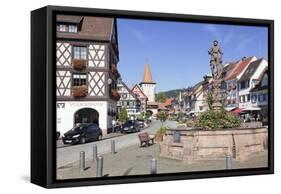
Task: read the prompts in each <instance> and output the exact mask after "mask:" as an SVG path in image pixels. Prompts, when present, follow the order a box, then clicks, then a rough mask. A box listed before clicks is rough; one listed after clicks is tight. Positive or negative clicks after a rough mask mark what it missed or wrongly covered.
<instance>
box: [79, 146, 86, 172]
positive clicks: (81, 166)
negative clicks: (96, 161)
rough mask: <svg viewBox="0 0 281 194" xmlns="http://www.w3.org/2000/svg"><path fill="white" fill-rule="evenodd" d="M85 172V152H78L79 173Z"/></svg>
mask: <svg viewBox="0 0 281 194" xmlns="http://www.w3.org/2000/svg"><path fill="white" fill-rule="evenodd" d="M84 170H85V152H84V151H81V152H80V171H81V172H82V171H84Z"/></svg>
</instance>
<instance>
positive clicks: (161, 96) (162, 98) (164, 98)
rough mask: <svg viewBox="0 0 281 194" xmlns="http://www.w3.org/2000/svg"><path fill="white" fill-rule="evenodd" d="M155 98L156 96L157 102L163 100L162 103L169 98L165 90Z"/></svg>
mask: <svg viewBox="0 0 281 194" xmlns="http://www.w3.org/2000/svg"><path fill="white" fill-rule="evenodd" d="M155 98H156V102H161V103H163V102H165V101H166V99H167V97H166V95H165V93H163V92H160V93H158V94H156V96H155Z"/></svg>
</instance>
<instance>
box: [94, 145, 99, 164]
mask: <svg viewBox="0 0 281 194" xmlns="http://www.w3.org/2000/svg"><path fill="white" fill-rule="evenodd" d="M93 160H94V161H96V162H97V161H98V147H97V145H96V144H94V145H93Z"/></svg>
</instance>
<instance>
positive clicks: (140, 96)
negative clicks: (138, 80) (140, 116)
mask: <svg viewBox="0 0 281 194" xmlns="http://www.w3.org/2000/svg"><path fill="white" fill-rule="evenodd" d="M132 92H133V93H134V94H135V95H136V97H137V98H138V99H139V100H140V102H141V106H140V111H141V112H146V106H147V101H148V98H147V96H146V95H145V94H144V93H143V91H142V89H141V88H140V86H139V85H137V84H136V85H135V86H134V87H133V88H132Z"/></svg>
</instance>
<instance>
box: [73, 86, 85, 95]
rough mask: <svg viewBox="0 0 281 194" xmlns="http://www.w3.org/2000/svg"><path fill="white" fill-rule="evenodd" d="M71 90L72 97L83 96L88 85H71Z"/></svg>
mask: <svg viewBox="0 0 281 194" xmlns="http://www.w3.org/2000/svg"><path fill="white" fill-rule="evenodd" d="M71 92H72V96H74V97H85V96H87V94H88V87H87V86H86V85H82V86H72V91H71Z"/></svg>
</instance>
